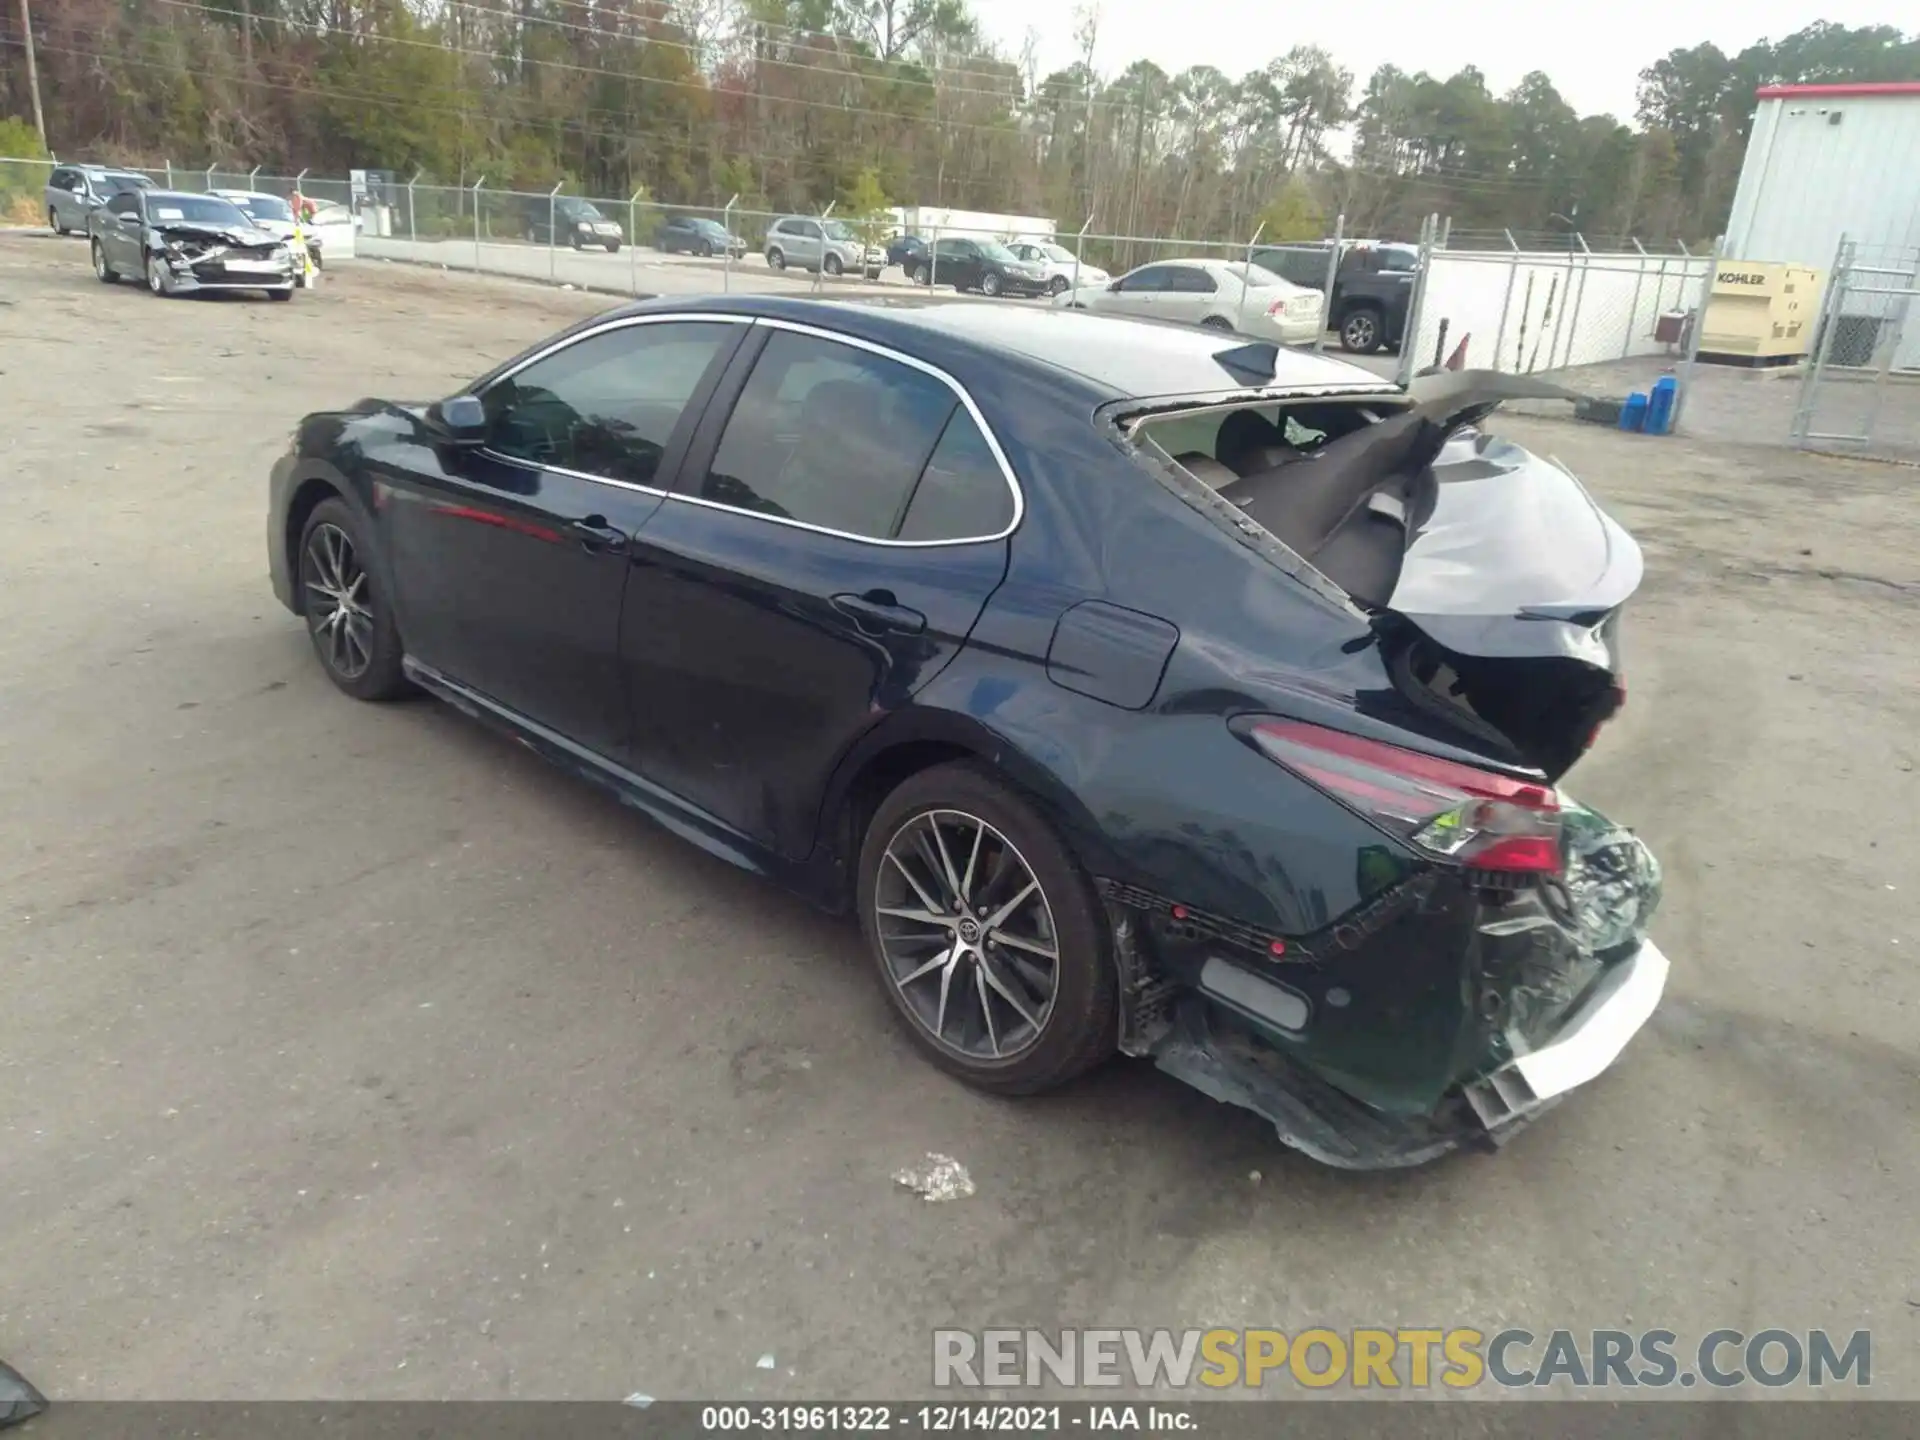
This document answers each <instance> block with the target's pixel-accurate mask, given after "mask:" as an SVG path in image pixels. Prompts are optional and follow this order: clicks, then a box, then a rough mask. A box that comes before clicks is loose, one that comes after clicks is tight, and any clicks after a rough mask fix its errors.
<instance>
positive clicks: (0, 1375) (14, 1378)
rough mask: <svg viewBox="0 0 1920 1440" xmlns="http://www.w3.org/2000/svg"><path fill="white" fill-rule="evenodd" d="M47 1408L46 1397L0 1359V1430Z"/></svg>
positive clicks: (17, 1423)
mask: <svg viewBox="0 0 1920 1440" xmlns="http://www.w3.org/2000/svg"><path fill="white" fill-rule="evenodd" d="M46 1408H47V1397H46V1396H44V1395H42V1394H41V1393H40V1392H39V1391H38V1390H36V1389H34V1388H33V1386H31V1385H29V1384H28V1383H27V1377H26V1376H24V1375H22V1374H21V1373H20V1372H19V1371H18V1370H16V1369H14V1368H13V1367H12V1366H11V1365H9V1364H7V1363H6V1361H4V1360H0V1430H4V1429H5V1428H6V1427H7V1426H9V1425H19V1424H21V1423H23V1422H24V1421H27V1420H31V1419H32V1418H33V1417H34V1416H36V1415H38V1414H39V1413H40V1412H41V1411H42V1410H44V1409H46Z"/></svg>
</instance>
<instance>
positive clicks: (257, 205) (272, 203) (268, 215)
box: [233, 195, 293, 220]
mask: <svg viewBox="0 0 1920 1440" xmlns="http://www.w3.org/2000/svg"><path fill="white" fill-rule="evenodd" d="M233 203H234V204H236V205H238V206H239V207H240V208H241V209H242V210H244V211H246V212H247V214H249V215H251V216H252V217H253V218H254V219H256V220H292V219H293V211H292V210H290V209H288V208H287V202H286V201H284V200H282V199H281V198H280V197H279V196H277V195H248V196H246V197H245V198H244V199H240V200H236V201H234V202H233Z"/></svg>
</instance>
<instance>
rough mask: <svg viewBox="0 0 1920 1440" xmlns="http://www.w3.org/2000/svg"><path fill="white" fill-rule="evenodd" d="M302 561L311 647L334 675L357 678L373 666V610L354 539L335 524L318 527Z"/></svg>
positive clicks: (302, 577) (301, 570) (301, 574)
mask: <svg viewBox="0 0 1920 1440" xmlns="http://www.w3.org/2000/svg"><path fill="white" fill-rule="evenodd" d="M302 559H303V561H304V563H303V564H302V565H301V567H300V579H301V582H302V583H303V584H304V585H305V586H306V591H307V626H308V628H309V629H310V630H311V631H312V632H313V639H314V644H315V645H316V646H317V647H318V648H319V650H320V653H321V656H322V658H324V659H325V660H326V662H327V665H328V666H329V667H330V668H331V669H332V670H333V671H334V673H335V674H337V675H339V676H340V677H341V678H342V679H346V680H355V679H358V678H359V677H360V676H362V675H364V674H366V672H367V666H369V665H371V664H372V663H373V609H372V603H371V597H370V595H369V582H368V580H367V572H366V570H365V568H364V567H362V565H361V564H360V557H359V555H358V554H357V553H356V552H355V550H354V548H353V539H352V537H351V536H349V535H348V534H347V532H346V531H344V530H342V529H341V528H340V527H339V526H337V525H316V526H315V527H314V529H313V533H312V534H311V535H309V536H308V537H307V548H306V552H305V554H304V555H303V557H302Z"/></svg>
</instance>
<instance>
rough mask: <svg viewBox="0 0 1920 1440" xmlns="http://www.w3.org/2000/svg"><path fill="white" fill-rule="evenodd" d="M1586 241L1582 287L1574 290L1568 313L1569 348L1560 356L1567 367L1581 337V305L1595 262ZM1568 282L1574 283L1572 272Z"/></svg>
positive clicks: (1571, 362) (1563, 366)
mask: <svg viewBox="0 0 1920 1440" xmlns="http://www.w3.org/2000/svg"><path fill="white" fill-rule="evenodd" d="M1586 243H1587V242H1586V241H1585V240H1582V241H1581V242H1580V247H1581V249H1582V251H1584V252H1585V253H1583V254H1582V255H1581V256H1580V288H1579V289H1577V290H1575V291H1574V292H1573V308H1572V310H1570V311H1569V312H1568V313H1567V348H1566V350H1565V352H1564V353H1563V354H1562V355H1561V356H1560V366H1561V368H1562V369H1566V368H1568V367H1570V366H1571V365H1572V364H1573V347H1574V345H1575V344H1576V343H1578V341H1579V339H1580V306H1581V303H1582V302H1583V301H1585V300H1586V298H1587V271H1588V269H1589V268H1590V267H1591V266H1592V264H1593V259H1592V257H1593V252H1592V251H1591V250H1587V249H1586ZM1567 283H1568V284H1572V283H1573V275H1572V272H1571V271H1569V272H1568V275H1567Z"/></svg>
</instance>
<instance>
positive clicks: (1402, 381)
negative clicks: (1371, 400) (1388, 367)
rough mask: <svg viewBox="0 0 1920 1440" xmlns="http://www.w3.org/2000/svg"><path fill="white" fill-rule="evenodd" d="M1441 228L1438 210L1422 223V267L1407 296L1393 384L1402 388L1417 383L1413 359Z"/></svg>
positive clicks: (1418, 339)
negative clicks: (1428, 280) (1434, 244)
mask: <svg viewBox="0 0 1920 1440" xmlns="http://www.w3.org/2000/svg"><path fill="white" fill-rule="evenodd" d="M1439 229H1440V216H1439V215H1438V214H1437V213H1436V214H1432V215H1429V216H1427V218H1426V219H1425V220H1423V221H1422V222H1421V223H1420V268H1419V270H1418V271H1417V272H1416V273H1415V275H1414V277H1413V294H1412V295H1410V296H1408V297H1407V322H1406V326H1405V328H1404V329H1403V330H1401V332H1400V360H1399V363H1398V364H1397V365H1396V366H1395V367H1394V373H1393V383H1394V384H1396V385H1398V386H1399V387H1400V388H1401V389H1402V390H1404V389H1406V388H1407V387H1408V386H1409V385H1411V384H1412V383H1413V362H1414V358H1415V354H1416V352H1417V351H1418V350H1419V348H1420V319H1421V313H1422V312H1423V311H1424V310H1425V308H1426V303H1427V271H1428V270H1429V269H1430V268H1431V267H1432V265H1433V237H1434V236H1435V235H1436V234H1438V233H1439Z"/></svg>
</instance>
